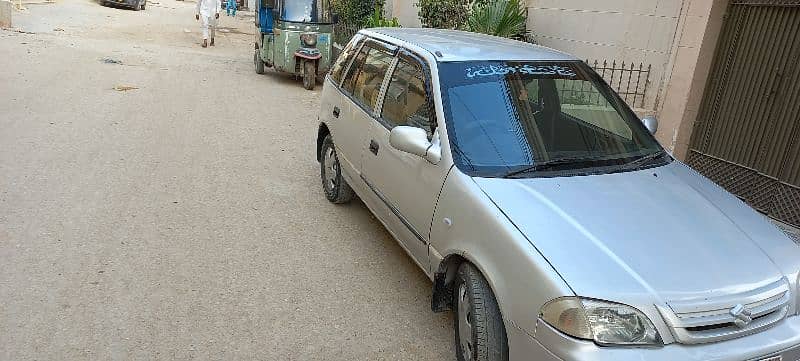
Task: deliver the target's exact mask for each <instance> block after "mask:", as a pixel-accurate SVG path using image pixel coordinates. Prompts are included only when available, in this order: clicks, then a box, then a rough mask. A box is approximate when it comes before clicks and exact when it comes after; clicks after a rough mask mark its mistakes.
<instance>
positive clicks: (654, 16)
mask: <svg viewBox="0 0 800 361" xmlns="http://www.w3.org/2000/svg"><path fill="white" fill-rule="evenodd" d="M683 2H684V1H682V0H602V1H600V0H528V29H530V30H532V31H533V32H534V35H535V37H536V41H537V42H538V43H539V44H541V45H544V46H549V47H552V48H555V49H559V50H563V51H566V52H569V53H572V54H575V55H576V56H578V57H580V58H583V59H589V60H595V59H597V60H600V61H602V60H609V61H611V60H616V61H618V62H619V61H625V62H626V63H630V62H634V63H637V64H638V63H644V64H645V65H647V64H652V66H653V69H652V73H651V74H650V84H649V85H648V94H647V95H648V96H647V99H646V101H645V108H646V109H655V108H656V107H657V104H658V93H659V92H658V90H659V89H660V88H661V87H662V84H663V78H664V76H665V74H666V69H667V68H668V65H669V62H670V55H671V50H672V46H673V42H674V40H675V34H676V29H677V27H678V23H679V17H680V14H681V7H682V6H683Z"/></svg>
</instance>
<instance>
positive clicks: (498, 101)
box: [439, 61, 664, 177]
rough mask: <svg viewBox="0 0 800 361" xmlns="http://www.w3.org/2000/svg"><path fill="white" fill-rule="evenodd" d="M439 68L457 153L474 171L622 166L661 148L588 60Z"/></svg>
mask: <svg viewBox="0 0 800 361" xmlns="http://www.w3.org/2000/svg"><path fill="white" fill-rule="evenodd" d="M439 74H440V79H441V87H442V100H443V105H444V110H445V117H446V120H447V122H446V123H447V131H448V137H449V139H450V144H451V149H452V150H453V156H454V159H455V162H456V165H457V166H458V167H459V169H461V170H462V171H464V172H466V173H467V174H470V175H472V176H484V177H503V176H515V177H516V176H537V175H543V173H549V174H551V175H552V174H554V172H555V173H559V172H560V174H565V172H567V173H570V174H581V172H583V173H598V172H600V173H602V172H617V171H621V170H625V169H631V167H628V166H627V165H630V164H636V165H637V166H641V165H642V163H645V161H658V160H659V159H661V157H660V155H662V154H664V152H663V149H662V148H661V146H660V145H659V144H658V142H657V141H656V140H655V139H654V138H653V136H652V135H651V134H650V133H649V132H648V131H647V128H645V127H644V125H642V123H641V122H640V121H639V119H638V118H637V117H636V115H635V114H634V113H633V111H631V110H630V108H628V106H627V105H625V103H624V102H623V101H622V100H621V99H620V98H619V96H617V95H616V93H614V91H613V90H611V89H610V88H609V87H608V85H607V84H606V83H605V82H604V81H603V80H602V79H601V78H600V77H599V76H598V75H597V74H596V73H595V72H594V71H593V70H592V69H591V68H589V67H588V66H587V65H586V64H584V63H583V62H579V61H567V62H520V61H485V62H445V63H440V64H439ZM662 162H663V160H662ZM651 163H652V162H651ZM577 170H580V171H581V172H577ZM556 175H557V174H556Z"/></svg>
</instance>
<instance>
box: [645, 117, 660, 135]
mask: <svg viewBox="0 0 800 361" xmlns="http://www.w3.org/2000/svg"><path fill="white" fill-rule="evenodd" d="M642 124H644V127H645V128H647V130H649V131H650V134H656V131H658V119H656V117H654V116H652V115H650V116H646V117H644V118H642Z"/></svg>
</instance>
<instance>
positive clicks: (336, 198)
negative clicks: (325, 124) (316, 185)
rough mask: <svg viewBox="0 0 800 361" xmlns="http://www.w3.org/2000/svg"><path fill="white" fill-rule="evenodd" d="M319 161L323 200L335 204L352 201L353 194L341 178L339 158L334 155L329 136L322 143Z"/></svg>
mask: <svg viewBox="0 0 800 361" xmlns="http://www.w3.org/2000/svg"><path fill="white" fill-rule="evenodd" d="M320 160H321V162H320V178H322V190H323V191H324V192H325V198H328V201H330V202H331V203H336V204H342V203H347V202H350V201H351V200H353V196H354V195H355V194H354V193H353V189H352V188H350V185H349V184H347V182H346V181H345V180H344V178H343V177H342V167H341V165H340V164H339V157H338V156H337V155H336V148H335V147H334V146H333V139H332V138H331V136H330V134H328V135H326V136H325V139H324V140H323V141H322V156H321V157H320Z"/></svg>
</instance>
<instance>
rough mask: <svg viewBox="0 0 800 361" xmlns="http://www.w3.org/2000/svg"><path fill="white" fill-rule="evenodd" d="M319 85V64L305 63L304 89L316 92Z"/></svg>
mask: <svg viewBox="0 0 800 361" xmlns="http://www.w3.org/2000/svg"><path fill="white" fill-rule="evenodd" d="M316 84H317V64H316V63H314V62H313V61H304V62H303V88H306V90H314V85H316Z"/></svg>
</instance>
